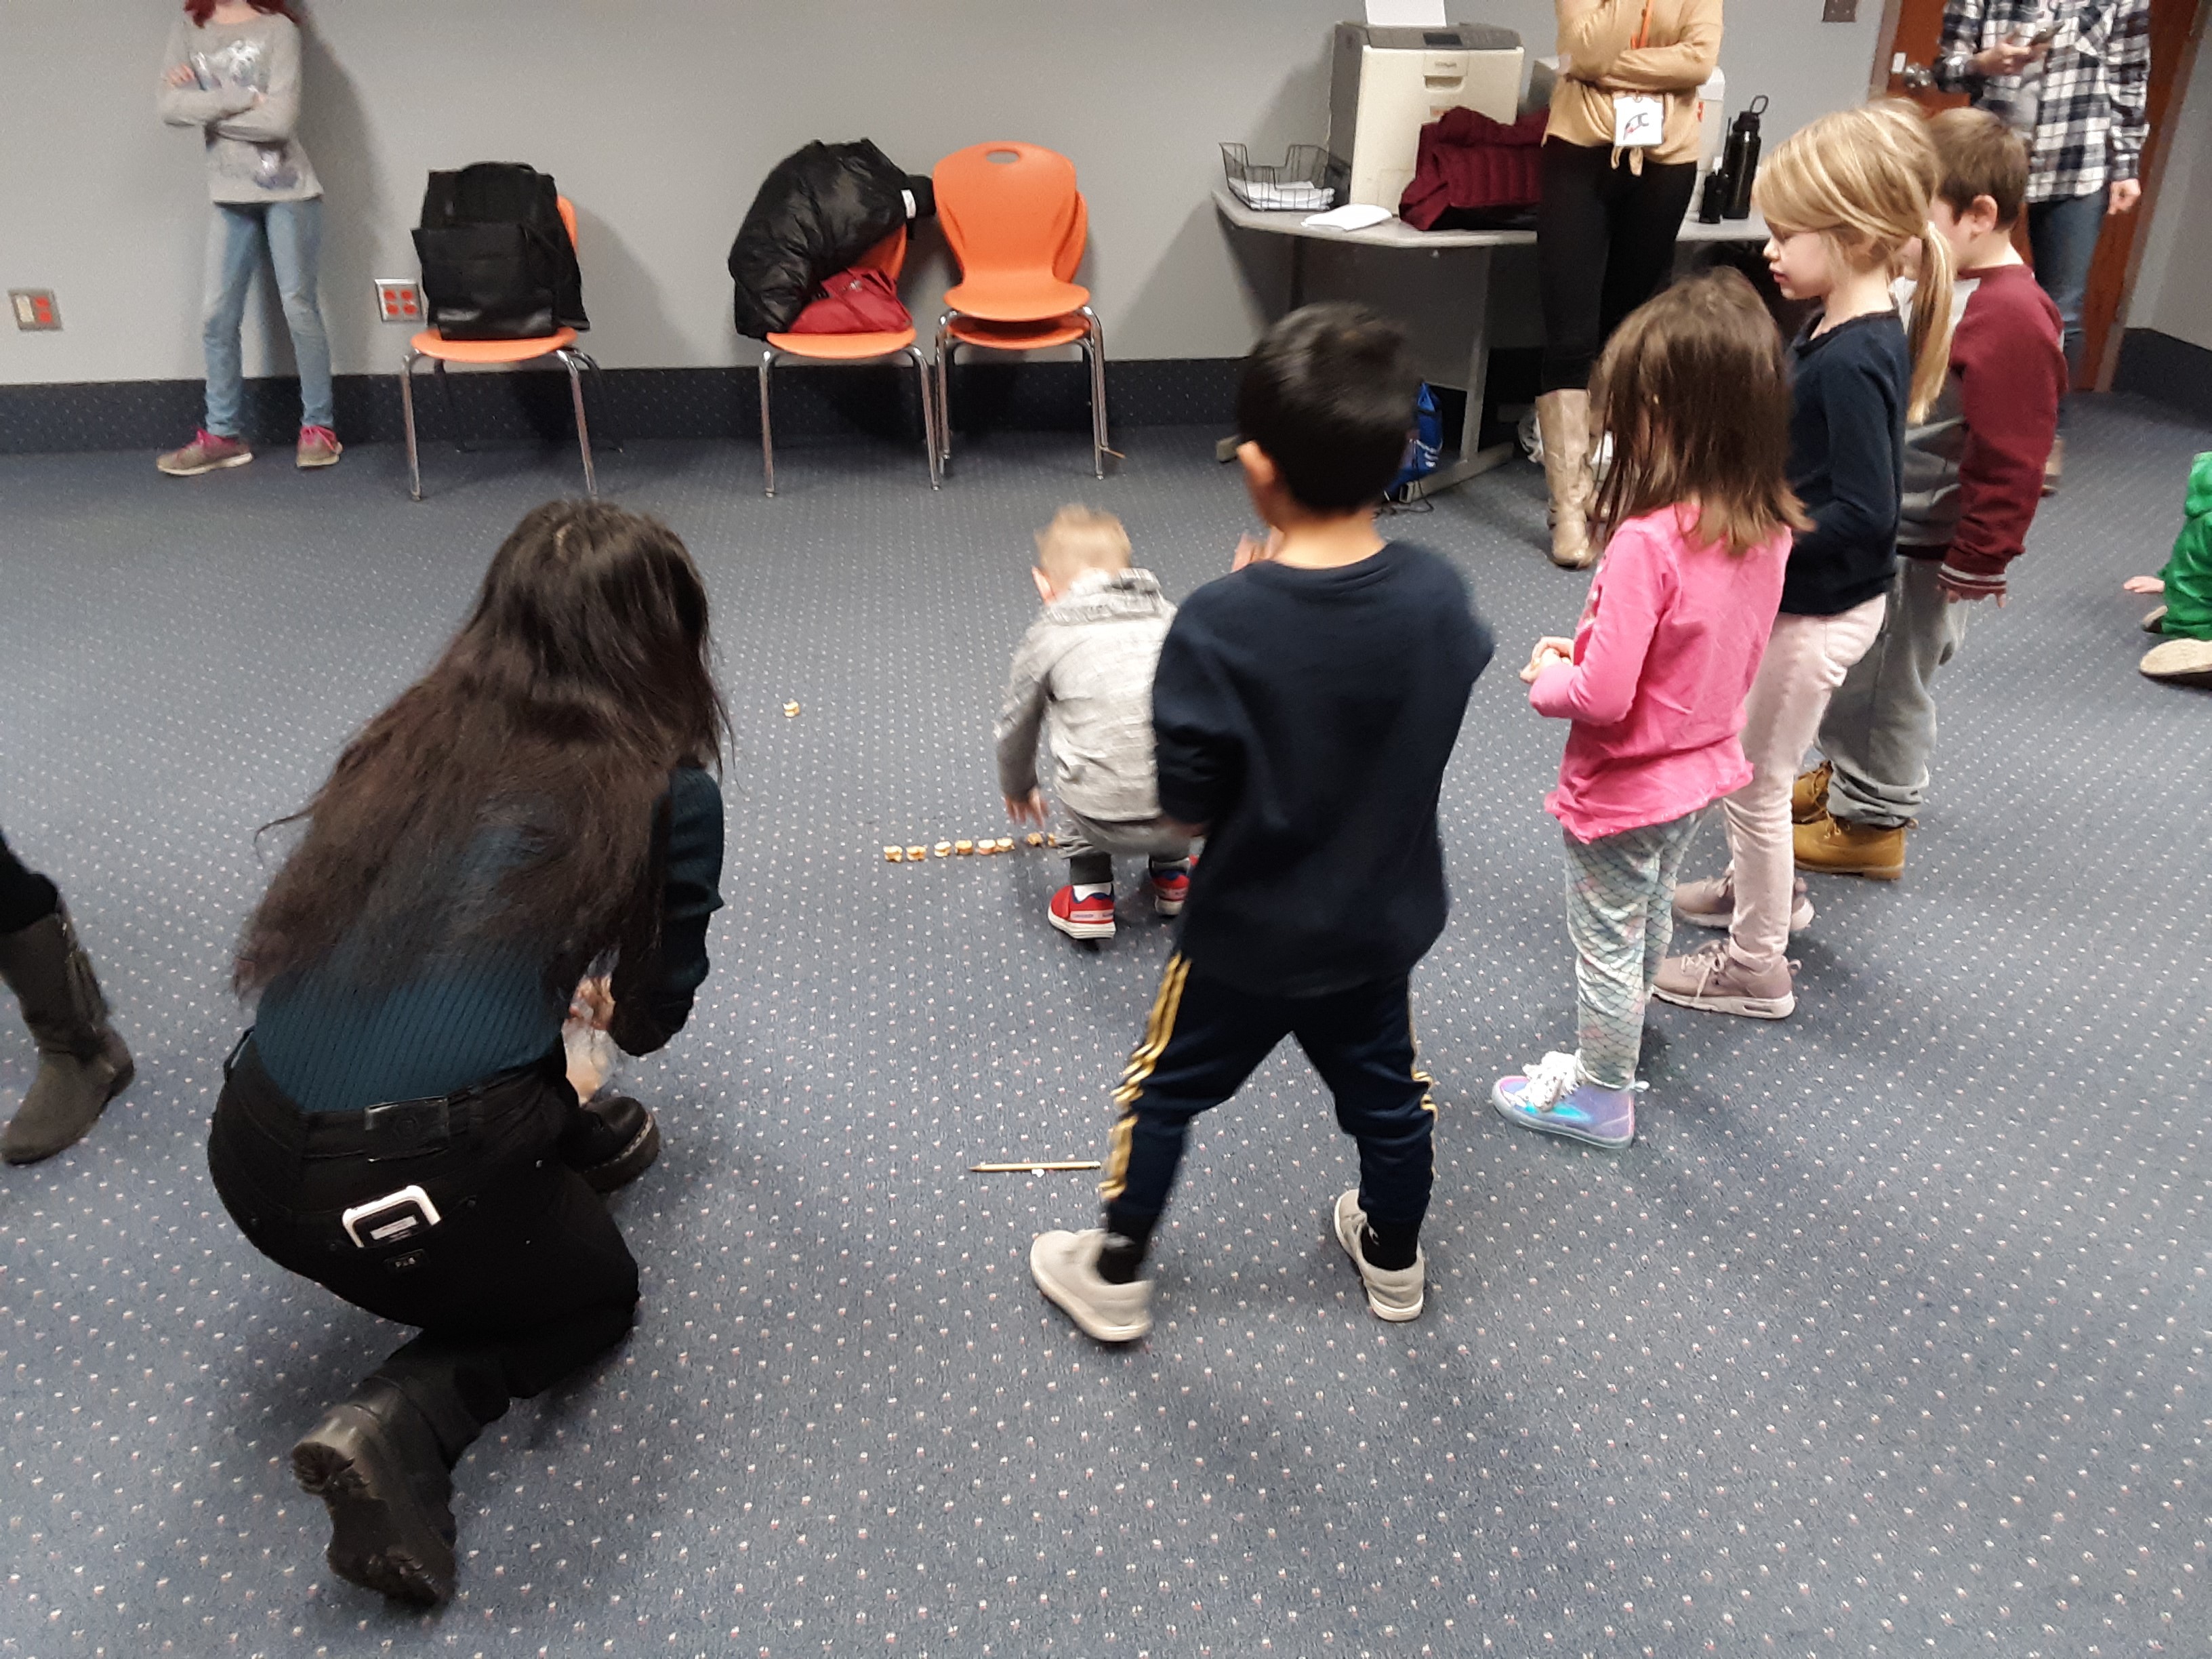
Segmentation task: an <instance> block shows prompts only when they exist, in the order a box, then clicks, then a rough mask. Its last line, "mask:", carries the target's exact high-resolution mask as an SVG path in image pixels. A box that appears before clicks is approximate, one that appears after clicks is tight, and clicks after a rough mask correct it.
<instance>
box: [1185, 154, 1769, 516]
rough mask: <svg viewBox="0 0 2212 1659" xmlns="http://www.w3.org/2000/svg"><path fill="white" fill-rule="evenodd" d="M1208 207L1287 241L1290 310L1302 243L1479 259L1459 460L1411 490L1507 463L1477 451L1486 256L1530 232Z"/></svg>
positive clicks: (1704, 228) (1701, 233)
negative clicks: (1355, 224)
mask: <svg viewBox="0 0 2212 1659" xmlns="http://www.w3.org/2000/svg"><path fill="white" fill-rule="evenodd" d="M1213 205H1214V208H1215V210H1217V211H1218V212H1219V214H1220V215H1221V216H1222V217H1223V218H1224V219H1225V220H1227V221H1228V222H1229V223H1231V225H1234V226H1235V227H1236V228H1238V229H1239V230H1253V231H1259V232H1261V233H1263V234H1267V235H1270V236H1286V237H1288V238H1290V239H1291V289H1290V302H1291V310H1293V311H1295V310H1297V308H1298V307H1300V306H1302V305H1304V303H1305V248H1306V244H1307V243H1308V242H1339V243H1344V244H1347V245H1349V246H1355V247H1371V248H1395V249H1401V250H1404V251H1406V252H1423V253H1434V252H1437V251H1438V250H1440V249H1443V248H1474V249H1479V250H1480V251H1481V257H1480V258H1477V259H1475V260H1474V261H1473V262H1471V266H1470V267H1469V268H1468V269H1467V270H1463V271H1462V273H1461V274H1460V275H1461V281H1460V287H1459V290H1458V291H1459V295H1460V297H1461V301H1462V303H1463V304H1464V305H1465V307H1467V309H1468V313H1470V314H1471V315H1472V317H1473V319H1474V347H1473V349H1472V350H1471V351H1470V352H1469V354H1468V365H1467V416H1466V418H1465V419H1464V420H1463V421H1462V422H1461V424H1460V440H1459V457H1458V459H1456V460H1454V461H1452V462H1450V463H1449V464H1448V465H1442V466H1439V467H1438V468H1437V470H1436V471H1434V472H1431V474H1429V476H1428V477H1425V478H1423V479H1421V480H1419V482H1418V483H1415V484H1414V485H1413V489H1412V490H1411V492H1410V493H1411V494H1412V495H1413V497H1414V498H1415V499H1419V497H1421V496H1424V495H1435V494H1436V493H1437V491H1439V490H1443V489H1451V488H1452V487H1453V486H1454V485H1455V484H1461V483H1466V482H1467V481H1468V479H1469V478H1472V477H1475V476H1476V475H1477V474H1478V473H1482V472H1487V471H1490V470H1491V469H1492V467H1494V466H1498V465H1502V464H1503V463H1504V462H1505V461H1506V460H1508V459H1511V457H1512V455H1513V453H1514V451H1515V446H1514V445H1512V444H1510V443H1507V444H1493V445H1492V446H1491V447H1489V448H1488V449H1484V448H1482V447H1480V446H1481V442H1482V398H1483V390H1484V385H1485V382H1486V380H1488V379H1489V374H1490V263H1491V262H1490V251H1491V250H1492V249H1495V248H1501V247H1534V246H1535V245H1536V233H1535V232H1534V231H1533V230H1415V229H1414V228H1413V227H1412V226H1411V225H1409V224H1407V222H1405V221H1404V220H1402V219H1386V220H1384V221H1383V222H1382V223H1381V224H1379V225H1373V226H1370V227H1369V228H1367V229H1365V230H1329V229H1326V228H1321V227H1317V226H1314V225H1309V224H1307V223H1306V222H1305V220H1306V218H1307V215H1305V214H1304V213H1301V212H1288V213H1277V212H1263V211H1261V210H1259V209H1257V208H1249V207H1246V206H1245V205H1244V204H1243V203H1242V202H1240V201H1238V200H1237V198H1236V197H1234V196H1232V195H1231V194H1230V193H1229V191H1227V190H1226V189H1225V188H1224V187H1222V186H1219V185H1216V186H1215V188H1214V191H1213ZM1680 240H1681V241H1683V242H1686V243H1692V244H1696V243H1720V242H1764V241H1765V240H1766V226H1765V222H1763V221H1762V220H1760V219H1759V216H1758V215H1756V214H1753V216H1751V217H1750V218H1748V219H1724V220H1723V221H1722V222H1720V223H1719V224H1717V225H1706V224H1700V223H1699V222H1698V221H1697V220H1695V219H1688V220H1686V221H1684V222H1683V225H1682V231H1681V236H1680ZM1236 443H1237V441H1236V440H1235V439H1233V438H1229V439H1224V440H1223V441H1222V442H1221V444H1220V446H1219V447H1218V448H1217V450H1216V452H1215V453H1216V454H1217V455H1218V457H1219V458H1220V459H1223V460H1227V459H1230V457H1231V455H1233V454H1234V453H1236Z"/></svg>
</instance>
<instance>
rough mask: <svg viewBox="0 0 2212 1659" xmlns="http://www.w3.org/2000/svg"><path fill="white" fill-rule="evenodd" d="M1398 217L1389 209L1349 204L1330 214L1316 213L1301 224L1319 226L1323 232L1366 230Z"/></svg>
mask: <svg viewBox="0 0 2212 1659" xmlns="http://www.w3.org/2000/svg"><path fill="white" fill-rule="evenodd" d="M1396 217H1397V215H1396V214H1395V213H1393V212H1391V211H1390V210H1389V208H1382V207H1373V206H1370V205H1369V204H1367V203H1365V202H1347V203H1346V204H1345V205H1344V206H1342V207H1340V208H1337V209H1334V210H1332V211H1330V212H1328V213H1316V214H1315V215H1313V216H1311V217H1310V218H1307V219H1305V220H1303V221H1301V222H1302V223H1304V224H1309V225H1314V226H1317V227H1318V228H1321V229H1322V230H1364V229H1366V228H1367V227H1368V226H1370V225H1379V224H1381V223H1382V222H1383V221H1384V220H1385V219H1395V218H1396Z"/></svg>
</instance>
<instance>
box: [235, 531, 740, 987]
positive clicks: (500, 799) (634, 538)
mask: <svg viewBox="0 0 2212 1659" xmlns="http://www.w3.org/2000/svg"><path fill="white" fill-rule="evenodd" d="M710 653H711V647H710V645H709V642H708V633H707V590H706V586H705V585H704V584H703V583H702V581H701V580H700V579H699V572H698V568H697V567H696V566H695V565H694V564H693V563H692V562H691V556H690V553H688V552H686V551H685V550H684V544H683V542H682V541H680V540H679V539H678V538H677V535H676V532H673V531H672V530H671V529H669V528H668V526H666V525H664V524H662V523H660V522H659V520H655V519H650V518H647V517H644V516H642V515H641V514H638V513H627V512H624V511H623V509H621V508H620V507H610V506H607V505H605V504H604V503H601V502H597V501H554V502H549V503H548V504H547V505H545V506H544V507H538V508H537V509H536V510H535V511H533V512H532V513H530V514H529V515H528V516H527V517H526V518H525V519H524V520H522V522H521V523H520V524H519V525H517V526H515V527H514V532H513V534H512V535H510V536H509V537H508V538H507V541H506V544H504V545H503V546H501V548H500V550H499V551H498V553H497V554H495V556H493V558H492V562H491V568H489V570H487V571H486V572H485V573H484V579H483V587H482V589H481V590H480V591H479V592H478V593H477V602H476V608H475V610H474V611H472V612H471V615H470V617H469V619H468V621H467V622H466V623H464V624H463V625H462V627H461V630H460V632H459V633H458V634H456V635H454V636H453V641H452V643H450V644H449V645H447V647H446V649H445V652H444V653H443V654H442V655H441V657H440V658H439V659H438V661H437V663H436V665H435V666H434V667H432V668H431V670H430V671H429V672H428V673H427V674H425V675H424V676H423V677H422V678H421V679H419V680H417V681H416V683H415V684H413V685H411V686H410V687H409V688H408V689H407V690H405V691H404V692H402V693H401V694H400V696H399V698H398V701H397V702H394V703H392V706H391V707H390V708H386V710H385V711H384V712H383V713H382V714H379V715H378V716H377V717H376V718H375V719H374V720H371V721H370V722H369V723H368V726H367V727H365V728H364V729H363V730H362V732H361V734H360V735H359V736H358V737H356V738H354V740H353V741H352V742H351V743H350V744H348V745H347V746H346V750H345V752H344V753H343V755H341V756H339V757H338V762H337V766H336V767H334V768H333V769H331V775H330V778H329V780H328V781H325V783H324V785H323V787H321V788H320V789H319V790H317V791H316V792H315V796H314V799H313V800H311V801H309V802H308V803H307V806H306V807H305V808H304V809H303V810H301V811H299V812H297V813H295V814H294V815H293V816H292V817H289V818H283V819H280V820H278V823H280V824H286V823H305V825H306V830H305V833H304V835H303V836H301V841H300V843H299V845H298V846H297V847H296V848H295V849H294V850H293V852H292V854H291V856H290V857H289V859H288V860H286V861H285V863H284V866H283V868H282V869H280V870H279V871H278V872H276V879H275V880H273V881H271V882H270V884H269V891H268V893H267V894H266V895H265V896H264V897H263V899H262V901H261V904H260V908H258V909H257V910H255V911H254V913H253V915H252V919H251V920H250V921H248V922H247V923H246V932H245V935H244V938H243V939H241V940H240V945H239V951H238V961H237V964H236V969H235V972H234V982H235V984H236V985H237V987H238V989H239V990H240V993H241V994H244V993H250V992H252V991H254V990H257V989H258V988H260V987H263V986H265V985H267V984H268V983H269V982H270V981H271V980H273V979H275V978H276V977H277V976H278V975H281V974H284V973H287V972H289V971H291V970H293V969H300V968H304V967H307V966H309V965H312V964H313V963H319V962H321V961H323V960H325V958H327V957H330V956H331V953H332V951H335V950H337V948H338V947H339V945H340V944H341V942H343V945H344V946H345V959H346V963H347V969H348V973H349V976H350V977H353V978H355V979H356V980H358V981H362V982H368V983H378V984H389V983H391V982H393V981H396V980H398V979H399V978H401V977H404V975H407V974H408V973H409V972H410V969H413V968H414V967H416V965H418V964H419V963H420V961H421V958H422V954H423V952H424V951H426V950H429V949H433V948H438V947H439V946H441V945H446V944H450V943H453V942H454V941H455V940H456V939H457V937H458V938H459V939H462V940H465V942H467V943H470V944H477V943H482V944H489V945H501V946H504V947H507V948H515V949H522V950H526V951H530V952H531V953H532V955H533V956H534V957H536V958H537V959H538V960H540V961H542V962H544V964H545V966H546V969H547V973H548V975H549V979H552V978H557V977H558V976H559V975H561V974H562V973H566V972H572V971H574V969H576V968H577V967H578V966H580V964H582V963H588V962H590V961H591V960H592V959H593V958H595V957H600V956H602V955H604V954H605V952H607V951H610V950H611V949H614V948H615V947H616V946H617V944H618V942H619V941H620V939H621V937H622V935H623V923H624V917H625V915H626V914H627V913H629V912H630V911H631V910H632V909H633V908H634V904H633V901H634V900H635V897H636V896H637V895H638V890H639V886H640V884H641V881H642V880H643V878H644V876H645V872H646V871H647V868H648V867H649V866H650V863H651V850H652V844H653V815H654V803H655V801H656V800H657V799H658V798H659V795H660V793H661V792H662V791H663V790H664V789H665V788H666V787H667V784H668V774H669V771H670V769H671V768H672V767H676V766H679V765H686V764H689V765H708V764H713V763H715V762H716V761H717V760H718V758H719V757H720V750H721V744H722V739H723V736H724V733H725V732H726V729H727V723H728V722H727V715H726V713H725V711H724V708H723V706H722V701H721V696H720V692H718V691H717V690H716V689H715V686H714V676H713V673H712V671H711V668H710ZM270 827H271V828H275V827H276V825H271V826H270ZM487 837H489V838H490V839H489V841H487V839H486V838H487ZM484 860H489V865H488V866H487V865H486V864H485V863H484ZM470 867H475V868H477V869H479V870H483V871H486V872H487V873H488V875H489V879H490V881H491V882H492V884H493V885H492V886H491V889H490V890H489V892H482V891H471V890H469V889H470V888H471V880H470V879H469V878H468V877H467V876H466V875H465V873H463V872H465V869H467V868H470ZM457 906H458V907H459V913H457ZM572 982H573V981H572ZM558 988H559V989H560V990H561V991H562V992H563V993H565V992H566V990H567V989H568V987H566V986H561V987H558Z"/></svg>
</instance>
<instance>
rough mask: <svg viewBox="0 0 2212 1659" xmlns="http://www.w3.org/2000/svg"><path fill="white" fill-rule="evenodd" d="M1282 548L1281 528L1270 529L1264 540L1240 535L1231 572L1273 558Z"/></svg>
mask: <svg viewBox="0 0 2212 1659" xmlns="http://www.w3.org/2000/svg"><path fill="white" fill-rule="evenodd" d="M1282 550H1283V532H1281V531H1279V530H1270V531H1268V532H1267V540H1266V541H1264V542H1263V541H1261V539H1260V538H1258V537H1257V536H1239V537H1238V538H1237V557H1236V559H1235V561H1234V562H1232V563H1231V565H1230V567H1229V568H1230V570H1231V573H1234V572H1236V571H1239V570H1242V569H1243V568H1244V567H1245V566H1246V565H1248V564H1259V563H1261V562H1264V561H1266V560H1268V559H1272V558H1273V557H1274V556H1275V555H1276V554H1278V553H1279V552H1281V551H1282Z"/></svg>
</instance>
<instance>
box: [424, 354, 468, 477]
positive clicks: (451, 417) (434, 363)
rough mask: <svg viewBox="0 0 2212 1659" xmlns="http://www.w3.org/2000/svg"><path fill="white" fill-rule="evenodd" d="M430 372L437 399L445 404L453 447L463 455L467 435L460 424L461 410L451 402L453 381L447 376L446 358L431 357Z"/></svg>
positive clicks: (466, 448)
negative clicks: (435, 386)
mask: <svg viewBox="0 0 2212 1659" xmlns="http://www.w3.org/2000/svg"><path fill="white" fill-rule="evenodd" d="M430 373H431V375H432V378H434V379H435V380H436V381H437V382H438V398H439V401H440V402H441V403H442V404H445V406H446V426H447V429H448V430H450V431H451V432H452V433H453V447H454V448H455V449H456V450H458V451H459V452H460V453H462V454H464V455H465V454H467V453H469V440H468V435H467V434H466V433H465V431H464V430H463V428H462V426H461V411H460V410H459V408H458V407H456V406H455V404H454V402H453V381H452V380H449V379H448V378H447V374H446V360H445V359H444V358H443V357H435V358H433V359H431V362H430Z"/></svg>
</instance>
